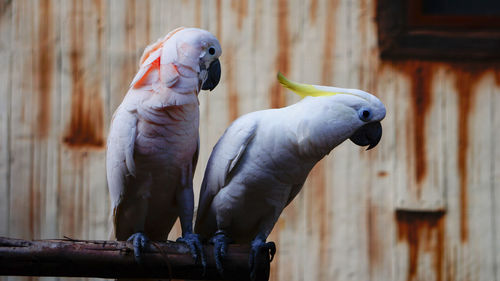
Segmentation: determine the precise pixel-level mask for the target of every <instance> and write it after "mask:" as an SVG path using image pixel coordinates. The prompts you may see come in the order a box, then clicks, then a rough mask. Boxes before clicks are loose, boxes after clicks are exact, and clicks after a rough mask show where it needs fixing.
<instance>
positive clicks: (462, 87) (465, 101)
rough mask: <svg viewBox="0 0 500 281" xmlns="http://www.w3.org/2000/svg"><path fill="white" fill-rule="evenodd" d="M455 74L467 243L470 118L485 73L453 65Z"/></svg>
mask: <svg viewBox="0 0 500 281" xmlns="http://www.w3.org/2000/svg"><path fill="white" fill-rule="evenodd" d="M451 69H452V70H453V71H454V72H455V87H456V91H457V95H458V145H457V155H458V160H457V161H458V163H457V167H458V171H459V177H460V239H461V240H462V242H466V241H467V240H468V238H469V230H468V224H469V223H468V214H467V212H468V196H467V180H468V172H467V160H468V159H467V152H468V148H469V128H470V127H469V119H470V118H469V117H470V115H471V111H472V108H473V107H474V100H475V91H474V88H475V86H476V84H477V82H478V81H479V79H480V77H482V75H483V74H484V71H481V70H480V71H478V70H477V69H475V67H474V66H472V65H451Z"/></svg>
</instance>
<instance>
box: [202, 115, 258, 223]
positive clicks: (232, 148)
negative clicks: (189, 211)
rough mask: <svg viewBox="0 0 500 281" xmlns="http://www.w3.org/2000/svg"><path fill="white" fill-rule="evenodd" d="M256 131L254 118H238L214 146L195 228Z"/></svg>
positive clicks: (227, 179) (206, 171)
mask: <svg viewBox="0 0 500 281" xmlns="http://www.w3.org/2000/svg"><path fill="white" fill-rule="evenodd" d="M245 117H251V116H245ZM256 130H257V122H256V120H255V119H254V118H240V119H238V120H236V121H235V122H234V123H233V124H232V125H231V126H230V127H229V128H228V129H227V130H226V132H225V133H224V135H223V136H222V137H221V138H220V140H219V141H218V142H217V144H216V145H215V147H214V149H213V152H212V154H211V156H210V159H209V160H208V163H207V168H206V170H205V176H204V178H203V182H202V185H201V190H200V201H199V205H198V214H197V216H196V226H195V228H198V227H199V226H200V225H202V224H203V220H204V218H205V216H206V214H207V212H208V210H209V209H210V205H211V204H212V201H213V199H214V197H215V195H217V193H218V192H219V191H220V190H221V189H222V188H224V186H225V185H226V184H227V183H228V182H229V181H230V179H231V171H233V170H234V168H235V167H237V165H238V162H239V160H240V159H241V156H242V155H243V154H244V153H245V149H246V148H247V145H248V144H249V143H250V142H251V140H252V139H253V137H254V135H255V132H256ZM195 232H198V230H195Z"/></svg>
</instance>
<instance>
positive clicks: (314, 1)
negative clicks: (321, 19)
mask: <svg viewBox="0 0 500 281" xmlns="http://www.w3.org/2000/svg"><path fill="white" fill-rule="evenodd" d="M317 14H318V0H311V4H310V5H309V21H310V22H311V24H314V23H315V22H316V15H317Z"/></svg>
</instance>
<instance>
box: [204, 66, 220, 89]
mask: <svg viewBox="0 0 500 281" xmlns="http://www.w3.org/2000/svg"><path fill="white" fill-rule="evenodd" d="M207 71H208V77H207V80H206V81H205V83H203V85H202V86H201V89H202V90H210V91H212V90H213V89H215V87H216V86H217V84H219V81H220V73H221V70H220V61H219V59H216V60H214V61H213V62H212V63H211V64H210V65H209V66H208V69H207Z"/></svg>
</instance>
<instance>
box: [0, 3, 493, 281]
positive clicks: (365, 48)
mask: <svg viewBox="0 0 500 281" xmlns="http://www.w3.org/2000/svg"><path fill="white" fill-rule="evenodd" d="M375 5H376V2H375V0H338V1H333V0H332V1H328V0H306V1H302V0H277V1H272V0H267V1H248V0H240V1H236V0H233V1H229V0H224V1H223V0H206V1H202V0H198V1H195V0H185V1H173V0H172V1H161V0H149V1H148V0H146V1H138V0H126V1H121V0H93V1H91V0H86V1H83V0H79V1H78V0H74V1H64V0H13V1H8V0H2V1H0V65H1V68H0V235H5V236H11V237H21V238H27V239H30V238H54V237H62V236H69V237H73V238H80V239H106V238H107V235H108V230H109V224H108V209H109V199H108V195H107V188H106V180H105V169H104V143H105V139H106V136H107V130H108V126H109V121H110V117H111V115H112V113H113V111H114V110H115V109H116V107H117V106H118V104H119V103H120V102H121V99H122V98H123V96H124V94H125V93H126V90H127V88H128V85H129V83H130V81H131V79H132V78H133V75H134V74H135V72H136V70H137V66H138V59H139V57H140V55H141V53H142V50H143V48H144V47H145V46H146V45H147V44H148V43H150V42H152V41H154V40H156V39H157V38H159V37H160V36H163V35H164V34H166V33H167V32H168V31H169V30H171V29H173V28H175V27H178V26H181V25H184V26H198V27H202V28H205V29H208V30H210V31H212V32H213V33H214V34H216V35H217V37H218V38H219V39H220V41H221V44H222V47H223V56H222V58H221V59H222V61H221V62H222V67H223V75H222V81H221V84H220V85H219V86H218V88H217V89H216V90H215V91H213V92H211V93H202V94H201V95H200V110H201V114H202V119H201V123H200V133H201V154H200V161H199V165H198V169H197V173H196V178H195V186H196V187H197V188H198V187H199V184H200V182H201V176H202V172H203V170H204V168H205V164H206V161H207V159H208V156H209V153H210V151H211V148H212V146H213V145H214V144H215V142H216V141H217V139H218V137H219V136H220V135H221V134H222V132H223V130H224V129H225V128H226V127H227V126H228V125H229V124H230V122H231V121H232V120H234V119H235V118H236V117H238V116H240V115H242V114H244V113H247V112H251V111H255V110H259V109H265V108H269V107H281V106H284V105H287V104H290V103H293V102H296V101H297V100H298V98H297V97H296V96H294V95H292V94H290V93H288V92H287V91H285V90H284V89H282V88H281V87H279V85H278V83H276V81H275V75H276V72H277V71H278V70H280V71H282V72H283V73H285V74H287V75H288V76H289V77H290V78H293V79H296V80H300V81H304V82H308V83H314V84H327V85H335V86H339V87H352V88H360V89H364V90H366V91H370V92H372V93H374V94H375V95H377V96H378V97H380V99H381V100H382V101H383V102H384V103H385V104H386V105H387V112H388V114H387V117H386V119H385V120H384V122H383V126H384V136H383V138H382V141H381V143H380V144H379V146H378V147H377V148H376V149H374V150H371V151H369V152H365V151H362V149H361V148H359V147H356V146H354V145H353V144H351V143H349V142H346V143H345V144H342V145H341V146H340V147H338V148H337V149H335V150H334V152H333V153H331V154H330V155H329V156H328V157H327V158H325V160H323V161H322V162H321V163H319V164H318V165H317V167H315V169H314V170H313V172H312V173H311V175H310V177H309V179H308V181H307V183H306V185H305V186H304V189H303V190H302V192H301V193H300V195H299V196H298V198H297V199H295V201H294V202H293V203H292V204H291V205H290V206H289V207H288V208H287V209H286V210H285V212H284V213H283V215H282V217H281V219H280V220H279V221H278V223H277V225H276V226H275V229H274V231H273V233H272V234H271V237H270V239H271V240H274V241H276V242H277V243H278V254H277V257H276V260H275V261H273V264H272V274H271V279H272V280H342V281H344V280H398V281H399V280H408V281H412V280H438V281H440V280H443V281H444V280H463V281H466V280H467V281H468V280H471V281H472V280H484V281H491V280H500V242H499V241H500V213H499V204H500V191H499V190H498V188H499V186H500V184H499V183H500V148H498V147H497V144H498V143H500V134H499V133H498V128H500V112H499V110H498V108H497V106H499V108H500V66H499V65H494V64H464V63H436V62H426V61H417V60H410V61H398V62H390V61H381V60H380V59H379V57H378V48H377V38H376V34H377V32H376V22H375ZM196 192H198V190H196ZM178 235H179V230H178V228H176V229H175V230H174V231H172V233H171V235H170V238H175V237H176V236H178ZM2 279H7V278H2ZM8 279H22V278H13V277H10V278H8ZM47 279H51V278H47Z"/></svg>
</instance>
